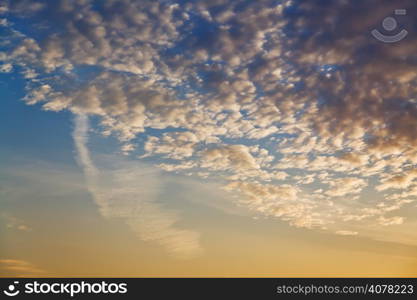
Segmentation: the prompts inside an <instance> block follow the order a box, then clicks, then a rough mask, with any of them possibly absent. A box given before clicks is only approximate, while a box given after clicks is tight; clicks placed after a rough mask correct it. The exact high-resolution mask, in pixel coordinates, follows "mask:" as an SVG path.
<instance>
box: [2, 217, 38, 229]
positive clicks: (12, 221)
mask: <svg viewBox="0 0 417 300" xmlns="http://www.w3.org/2000/svg"><path fill="white" fill-rule="evenodd" d="M2 217H3V219H5V221H6V227H7V228H8V229H14V230H19V231H25V232H30V231H32V228H31V227H30V226H29V225H27V224H26V223H25V222H24V221H23V220H21V219H19V218H16V217H14V216H11V215H9V214H3V215H2Z"/></svg>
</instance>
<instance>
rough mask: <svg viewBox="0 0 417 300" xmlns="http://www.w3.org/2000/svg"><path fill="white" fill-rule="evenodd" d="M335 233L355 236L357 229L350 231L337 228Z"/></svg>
mask: <svg viewBox="0 0 417 300" xmlns="http://www.w3.org/2000/svg"><path fill="white" fill-rule="evenodd" d="M336 234H337V235H345V236H355V235H358V232H357V231H350V230H339V231H336Z"/></svg>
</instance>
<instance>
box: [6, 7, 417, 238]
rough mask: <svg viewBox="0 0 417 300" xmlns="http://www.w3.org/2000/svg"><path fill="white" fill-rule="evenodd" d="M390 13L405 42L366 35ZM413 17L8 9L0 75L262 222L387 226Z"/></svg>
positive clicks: (416, 134)
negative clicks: (213, 185)
mask: <svg viewBox="0 0 417 300" xmlns="http://www.w3.org/2000/svg"><path fill="white" fill-rule="evenodd" d="M396 8H404V9H406V10H407V15H406V16H399V17H398V18H399V24H400V25H401V26H403V27H406V28H407V30H408V31H409V33H410V34H409V36H408V37H407V38H406V39H405V40H404V41H402V42H400V43H398V44H389V45H388V44H384V43H381V42H379V41H377V40H375V39H373V38H372V36H371V35H370V31H371V30H372V29H373V28H379V29H380V27H381V26H380V25H381V21H382V20H383V18H384V17H386V16H387V15H390V14H393V12H394V10H395V9H396ZM416 13H417V5H416V4H415V1H412V0H400V1H395V3H393V2H392V1H388V0H383V1H381V0H378V1H376V0H369V1H363V2H361V3H358V2H356V1H355V2H353V1H342V0H340V1H316V2H312V1H303V0H300V1H276V0H259V1H244V0H238V1H227V0H216V1H209V0H207V1H205V0H200V1H148V0H143V1H130V0H109V1H93V0H77V1H67V0H60V1H41V0H36V1H23V0H19V1H6V2H5V4H3V6H2V7H1V9H0V14H1V16H2V17H4V18H5V19H6V20H7V19H8V18H9V17H13V18H14V19H13V18H10V19H11V20H7V22H2V23H1V24H2V25H1V26H3V29H2V30H4V31H5V32H7V33H8V42H4V43H3V44H2V45H3V47H2V48H4V51H2V52H1V53H0V59H1V60H3V61H4V64H3V65H2V67H1V69H2V70H4V71H11V70H12V69H13V70H15V69H16V70H20V72H21V73H22V75H23V76H24V77H25V78H27V79H28V82H29V83H28V93H27V95H26V97H25V99H24V100H25V101H26V103H28V104H32V105H35V104H36V105H41V106H42V108H43V109H46V110H52V111H60V110H70V111H72V112H74V113H75V114H87V115H95V116H99V119H100V124H99V126H100V128H101V130H102V132H103V134H105V135H110V134H114V135H116V136H117V137H118V138H119V139H120V141H121V143H122V151H123V152H124V153H126V154H127V153H132V155H135V154H136V156H137V157H140V158H146V159H154V160H155V161H156V162H157V164H158V165H159V166H160V167H161V168H162V169H164V170H167V171H175V172H182V173H184V174H188V175H193V176H194V175H196V176H201V177H203V178H207V177H213V178H216V179H219V180H223V181H225V185H226V188H227V189H228V190H230V191H232V192H235V193H240V194H241V195H242V201H240V202H241V203H245V205H247V206H248V207H249V208H252V209H254V210H255V211H257V212H260V213H262V214H265V215H267V216H276V217H279V218H281V219H284V220H287V221H289V222H290V223H291V224H293V225H295V226H303V227H315V226H320V227H321V228H326V227H328V226H336V225H335V224H338V223H341V222H342V223H343V222H346V223H349V222H364V221H367V222H373V223H378V224H383V225H395V224H400V223H402V222H403V220H404V218H403V217H402V216H395V215H392V214H395V213H396V212H397V211H399V210H400V209H401V208H402V207H404V206H406V205H410V203H412V202H413V201H414V200H415V197H416V190H417V185H416V182H415V178H416V171H415V170H416V166H417V149H416V146H417V145H416V141H417V131H416V130H415V124H416V121H417V106H416V104H417V102H416V101H417V100H416V99H417V98H416V96H417V95H416V87H417V85H416V84H417V71H416V70H417V69H416V67H417V66H416V64H417V63H416V62H417V59H416V55H417V54H416V52H415V49H416V45H417V36H416V35H415V34H414V35H413V33H415V31H416V29H417V21H416V20H415V19H413V18H412V16H413V15H416ZM16 18H24V19H25V22H27V23H28V24H30V25H31V26H34V27H35V28H37V30H38V33H37V34H36V35H35V34H33V32H31V31H30V30H26V31H25V30H24V29H21V28H20V29H19V31H18V30H17V29H15V28H14V24H13V22H14V21H13V20H15V19H16ZM12 19H13V20H12ZM45 20H47V21H45ZM381 30H382V29H381ZM138 137H143V138H145V140H146V141H145V142H144V143H138V142H137V138H138ZM80 145H82V143H81V144H80ZM80 145H78V149H79V154H80V156H82V153H83V148H82V147H81V146H80ZM136 152H137V153H136ZM139 152H141V153H139ZM87 165H88V164H87ZM87 171H88V172H92V173H94V172H95V171H94V169H91V168H87ZM364 190H372V191H373V192H374V194H375V195H376V196H375V197H376V198H378V200H375V201H373V200H372V201H371V200H369V201H366V200H364V199H362V193H363V192H364ZM160 225H161V224H160ZM161 226H162V227H164V228H169V226H168V225H163V224H162V225H161ZM337 226H338V225H337ZM337 226H336V227H337ZM343 226H344V224H341V225H340V227H341V228H342V229H343V228H344V227H343ZM342 229H340V230H338V232H339V234H342V235H346V234H348V233H349V234H350V232H349V231H347V230H344V229H343V230H342ZM355 232H356V231H355ZM161 240H163V239H162V238H161ZM190 240H192V238H191V237H190Z"/></svg>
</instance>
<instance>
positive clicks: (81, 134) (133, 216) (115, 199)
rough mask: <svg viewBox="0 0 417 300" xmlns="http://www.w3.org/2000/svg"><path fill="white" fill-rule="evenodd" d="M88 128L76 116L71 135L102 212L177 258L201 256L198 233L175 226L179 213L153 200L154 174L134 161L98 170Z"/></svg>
mask: <svg viewBox="0 0 417 300" xmlns="http://www.w3.org/2000/svg"><path fill="white" fill-rule="evenodd" d="M88 131H89V126H88V118H87V117H86V116H85V115H77V116H76V118H75V129H74V133H73V137H74V141H75V144H76V149H77V154H78V160H79V163H80V165H81V166H82V168H83V170H84V173H85V177H86V181H87V188H88V189H89V191H90V193H91V195H92V196H93V198H94V200H95V202H96V204H97V206H98V207H99V209H100V212H101V213H102V215H103V216H105V217H108V218H121V219H123V220H124V221H125V222H126V223H127V224H128V225H129V226H130V228H131V229H132V230H133V231H134V232H135V233H136V234H137V235H138V237H139V238H140V239H141V240H143V241H151V242H156V243H158V244H160V245H161V246H163V247H165V248H166V250H167V251H168V252H169V253H170V254H171V255H173V256H175V257H177V258H183V259H189V258H193V257H195V256H198V255H200V254H201V253H202V248H201V246H200V243H199V233H198V232H196V231H194V230H186V229H180V228H177V227H176V225H175V223H177V222H178V221H179V220H180V218H179V215H178V213H177V212H175V211H173V210H168V209H164V207H163V206H162V205H161V204H159V203H157V202H155V199H156V197H157V193H158V183H157V182H156V181H155V180H156V178H157V176H158V175H157V173H155V171H152V170H150V169H149V168H148V169H146V168H145V167H144V166H143V165H140V164H137V163H119V164H117V165H112V166H111V168H110V169H100V170H99V169H98V168H97V167H96V166H95V164H94V163H93V161H92V158H91V154H90V151H89V149H88V147H87V142H88ZM115 160H116V159H115V158H113V159H112V161H115Z"/></svg>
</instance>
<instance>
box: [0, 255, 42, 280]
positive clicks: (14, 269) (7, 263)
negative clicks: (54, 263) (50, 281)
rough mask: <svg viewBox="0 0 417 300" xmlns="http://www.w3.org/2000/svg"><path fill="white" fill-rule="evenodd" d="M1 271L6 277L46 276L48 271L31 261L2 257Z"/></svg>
mask: <svg viewBox="0 0 417 300" xmlns="http://www.w3.org/2000/svg"><path fill="white" fill-rule="evenodd" d="M0 273H1V274H2V276H4V277H44V276H47V275H48V273H47V272H46V271H44V270H42V269H40V268H38V267H37V266H35V265H33V264H32V263H30V262H27V261H24V260H18V259H4V258H3V259H0Z"/></svg>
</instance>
